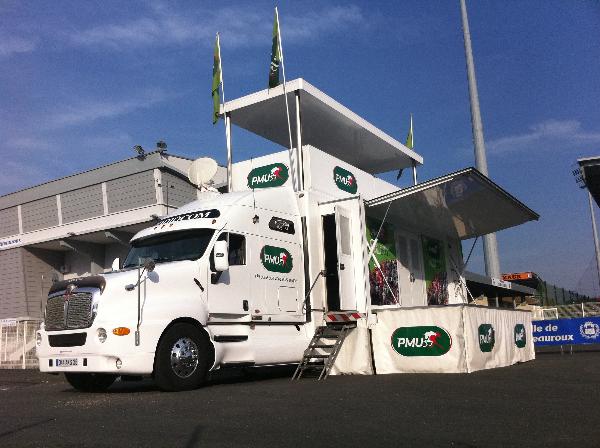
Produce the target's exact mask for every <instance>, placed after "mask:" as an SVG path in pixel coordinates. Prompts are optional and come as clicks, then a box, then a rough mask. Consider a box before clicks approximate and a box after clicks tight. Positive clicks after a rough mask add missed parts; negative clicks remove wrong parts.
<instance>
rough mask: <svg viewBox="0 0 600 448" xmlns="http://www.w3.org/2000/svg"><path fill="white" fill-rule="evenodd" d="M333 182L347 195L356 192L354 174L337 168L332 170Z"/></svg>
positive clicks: (356, 185) (356, 184)
mask: <svg viewBox="0 0 600 448" xmlns="http://www.w3.org/2000/svg"><path fill="white" fill-rule="evenodd" d="M333 181H334V182H335V184H336V185H337V187H338V188H339V189H340V190H343V191H345V192H347V193H350V194H355V193H356V192H357V190H358V183H357V182H356V177H354V174H352V173H351V172H350V171H348V170H345V169H344V168H341V167H339V166H336V167H335V168H334V169H333Z"/></svg>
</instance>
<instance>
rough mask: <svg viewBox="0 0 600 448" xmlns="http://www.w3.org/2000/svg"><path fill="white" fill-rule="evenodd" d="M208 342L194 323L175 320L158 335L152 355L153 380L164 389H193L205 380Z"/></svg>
mask: <svg viewBox="0 0 600 448" xmlns="http://www.w3.org/2000/svg"><path fill="white" fill-rule="evenodd" d="M211 354H212V346H211V345H210V342H209V341H208V337H207V336H206V335H205V334H204V333H203V332H202V331H200V330H199V329H198V328H197V327H195V326H194V325H191V324H187V323H177V324H175V325H173V326H172V327H170V328H169V329H168V330H167V331H166V332H165V333H164V334H163V336H162V338H161V340H160V342H159V344H158V349H157V350H156V356H155V358H154V381H155V382H156V384H157V385H158V387H159V388H160V389H162V390H164V391H170V392H173V391H180V390H191V389H197V388H198V387H200V386H201V385H202V384H203V383H204V382H205V381H206V375H207V373H208V369H209V367H210V360H211Z"/></svg>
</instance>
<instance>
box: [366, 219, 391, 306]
mask: <svg viewBox="0 0 600 448" xmlns="http://www.w3.org/2000/svg"><path fill="white" fill-rule="evenodd" d="M380 227H381V221H378V220H376V219H373V218H367V241H368V242H369V247H371V246H372V245H373V241H374V240H375V237H376V236H377V231H378V230H379V228H380ZM373 255H374V257H375V259H377V262H378V263H379V266H380V267H381V269H379V267H377V264H376V263H375V261H374V260H373V258H371V259H370V260H369V283H370V286H371V304H372V305H397V304H398V303H399V290H398V264H397V258H396V244H395V241H394V228H393V227H392V226H391V225H390V224H384V225H383V227H381V231H380V232H379V237H378V238H377V244H376V246H375V250H374V251H373Z"/></svg>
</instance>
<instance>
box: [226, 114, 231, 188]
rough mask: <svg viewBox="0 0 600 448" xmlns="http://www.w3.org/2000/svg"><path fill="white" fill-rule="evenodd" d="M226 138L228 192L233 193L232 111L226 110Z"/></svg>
mask: <svg viewBox="0 0 600 448" xmlns="http://www.w3.org/2000/svg"><path fill="white" fill-rule="evenodd" d="M225 139H226V140H227V192H228V193H231V191H232V185H233V179H232V173H231V169H232V168H231V112H225Z"/></svg>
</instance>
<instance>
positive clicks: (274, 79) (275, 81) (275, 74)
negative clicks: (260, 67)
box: [269, 10, 281, 89]
mask: <svg viewBox="0 0 600 448" xmlns="http://www.w3.org/2000/svg"><path fill="white" fill-rule="evenodd" d="M280 65H281V51H280V44H279V17H278V16H277V10H275V21H274V22H273V43H272V45H271V66H270V67H269V89H272V88H273V87H277V86H278V85H279V66H280Z"/></svg>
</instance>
